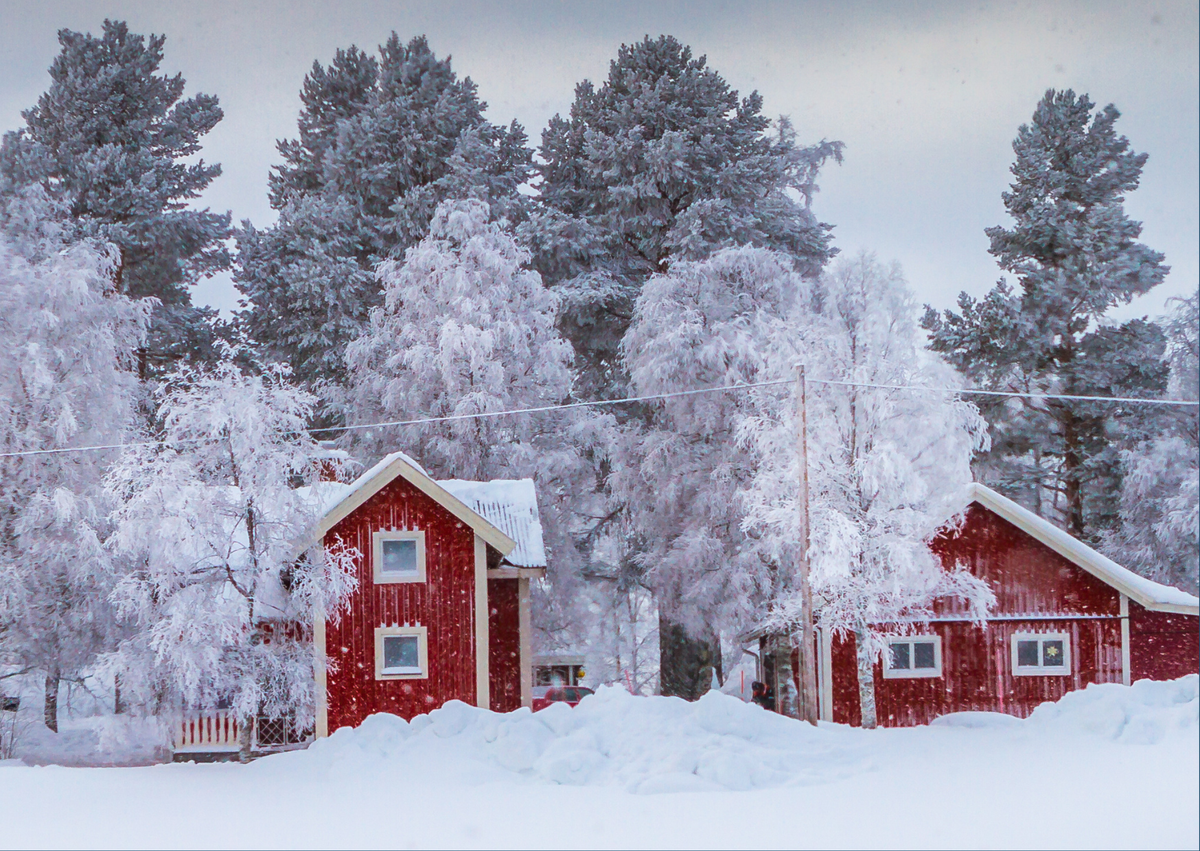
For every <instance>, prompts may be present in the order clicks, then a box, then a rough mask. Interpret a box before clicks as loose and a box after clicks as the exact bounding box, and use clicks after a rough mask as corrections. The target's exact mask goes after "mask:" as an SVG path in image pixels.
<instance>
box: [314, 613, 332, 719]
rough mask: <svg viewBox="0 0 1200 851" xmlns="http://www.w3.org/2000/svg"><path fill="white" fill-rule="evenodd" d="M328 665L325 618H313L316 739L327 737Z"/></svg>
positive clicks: (322, 616) (319, 616)
mask: <svg viewBox="0 0 1200 851" xmlns="http://www.w3.org/2000/svg"><path fill="white" fill-rule="evenodd" d="M327 668H328V663H327V661H326V657H325V616H324V615H321V614H318V615H317V616H316V617H314V618H313V675H314V677H315V679H316V688H315V691H316V699H317V700H316V703H317V706H316V715H317V717H316V722H315V723H314V727H315V730H314V734H315V735H316V737H317V738H318V739H323V738H325V737H326V736H328V735H329V686H328V670H327Z"/></svg>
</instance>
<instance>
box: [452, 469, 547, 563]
mask: <svg viewBox="0 0 1200 851" xmlns="http://www.w3.org/2000/svg"><path fill="white" fill-rule="evenodd" d="M438 484H440V485H441V486H442V487H444V488H445V489H446V490H448V491H449V492H450V493H452V494H454V495H455V496H456V497H458V498H459V499H460V500H462V502H463V503H465V504H466V505H468V506H470V507H471V508H472V509H473V510H475V511H476V512H477V513H479V514H480V515H481V516H483V517H485V518H487V520H488V521H489V522H491V524H492V525H493V526H495V527H496V528H498V529H499V530H500V531H501V532H503V533H504V534H505V535H508V537H510V538H512V539H513V541H515V542H516V546H515V547H513V550H512V552H510V553H509V554H508V555H507V556H506V557H505V561H507V562H508V563H509V564H511V565H513V566H514V567H545V566H546V547H545V544H544V543H543V541H542V521H541V519H540V518H539V517H538V507H537V493H536V491H535V490H534V487H533V479H497V480H495V481H491V482H468V481H464V480H462V479H450V480H449V481H443V482H438Z"/></svg>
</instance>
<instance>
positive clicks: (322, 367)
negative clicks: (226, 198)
mask: <svg viewBox="0 0 1200 851" xmlns="http://www.w3.org/2000/svg"><path fill="white" fill-rule="evenodd" d="M301 100H302V103H303V109H302V111H301V114H300V118H299V122H298V129H299V138H297V139H294V140H288V141H281V142H280V143H279V151H280V154H281V155H282V157H283V160H284V162H283V164H282V165H279V166H276V167H275V170H274V173H273V174H272V175H271V190H270V192H271V206H272V207H273V208H274V209H276V210H278V211H279V220H278V223H277V224H276V225H275V226H274V227H271V228H268V229H264V230H258V229H255V228H254V227H253V226H252V225H250V223H248V222H247V223H245V224H244V226H243V228H242V230H241V231H240V232H239V234H238V246H239V258H238V260H239V264H238V265H239V268H238V270H237V272H236V279H237V282H238V288H239V289H240V290H241V291H242V293H243V294H245V296H246V299H247V301H248V303H249V304H248V309H247V310H246V311H245V312H244V313H243V314H242V321H243V324H244V326H245V328H246V330H247V331H248V332H249V334H250V336H251V337H252V338H253V339H254V340H256V341H257V342H258V343H260V344H261V345H262V346H264V347H265V349H266V353H267V354H268V355H269V356H270V357H272V358H274V359H276V360H279V361H286V362H289V363H290V364H291V366H292V368H293V370H294V375H295V377H296V378H297V379H298V380H299V381H301V382H302V383H303V384H305V385H306V386H308V387H309V388H310V389H314V390H317V391H318V392H319V393H320V394H321V396H322V399H323V401H324V403H325V409H326V417H327V418H328V417H332V418H333V419H338V418H340V413H338V412H337V410H336V408H337V401H336V400H338V398H339V397H340V393H341V388H342V386H343V385H344V383H345V380H346V368H345V364H344V355H345V350H346V345H347V344H348V343H349V342H350V341H351V340H353V339H354V338H356V337H357V336H358V335H359V334H360V333H361V332H362V330H363V329H364V328H365V327H366V323H367V317H368V315H369V313H370V310H371V308H373V307H376V306H378V305H379V304H380V303H381V302H382V298H383V295H382V289H381V288H380V286H379V285H378V283H377V281H376V280H375V277H374V268H375V266H376V265H377V264H379V263H380V262H382V261H385V260H389V259H396V260H399V259H403V256H404V252H405V250H406V249H408V248H409V247H411V246H413V245H415V244H416V243H417V241H418V240H420V239H421V238H422V237H423V236H424V235H425V233H426V231H427V230H428V227H429V221H430V219H431V217H432V216H433V212H434V209H435V208H436V207H437V205H438V203H439V202H441V201H443V200H446V199H461V198H474V199H478V200H481V201H485V202H487V203H488V204H489V206H490V207H491V209H492V211H493V214H494V215H495V216H496V217H497V218H504V219H507V220H509V221H510V222H512V223H514V224H515V223H517V222H519V221H521V219H522V218H523V216H524V209H525V207H526V202H525V201H524V200H523V198H522V196H521V195H519V193H518V192H517V187H518V186H519V185H520V184H522V183H524V182H525V181H526V180H527V179H528V177H529V169H530V158H531V153H530V151H529V150H528V149H527V148H526V146H525V134H524V131H523V130H522V129H521V127H520V126H519V125H517V124H515V123H514V124H512V125H511V126H509V127H507V128H501V127H496V126H493V125H491V124H489V123H488V122H487V121H486V120H485V119H484V117H483V113H484V110H485V109H486V104H485V103H483V102H482V101H480V100H479V97H478V95H477V93H476V87H475V84H474V83H473V82H472V81H471V80H470V79H469V78H464V79H461V80H460V79H459V78H458V76H457V75H456V74H455V73H454V71H453V69H452V68H451V65H450V59H449V58H448V57H447V58H445V59H439V58H438V57H437V56H435V55H434V53H433V51H432V50H430V48H429V44H428V42H427V41H426V40H425V38H424V37H419V38H414V39H412V40H411V41H410V42H408V44H402V43H401V42H400V39H399V37H398V36H396V34H395V33H393V34H392V36H391V38H390V39H389V40H388V42H387V43H386V44H385V45H383V46H382V47H381V48H380V50H379V56H378V58H375V57H372V56H369V55H368V54H366V53H364V52H363V51H361V50H359V49H358V48H356V47H351V48H349V49H348V50H339V51H338V53H337V54H336V56H335V57H334V60H333V62H332V63H331V64H330V65H329V67H328V68H324V67H322V66H321V65H320V64H319V63H314V64H313V69H312V71H311V72H310V73H309V74H308V76H307V77H306V78H305V81H304V87H303V90H302V92H301Z"/></svg>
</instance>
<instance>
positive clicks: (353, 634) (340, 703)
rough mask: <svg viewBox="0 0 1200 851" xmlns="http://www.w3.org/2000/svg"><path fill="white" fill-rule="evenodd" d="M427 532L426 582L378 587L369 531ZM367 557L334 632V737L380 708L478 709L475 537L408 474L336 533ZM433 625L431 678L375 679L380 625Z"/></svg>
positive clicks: (411, 712) (411, 711)
mask: <svg viewBox="0 0 1200 851" xmlns="http://www.w3.org/2000/svg"><path fill="white" fill-rule="evenodd" d="M381 529H410V530H417V529H420V530H424V532H425V558H426V581H425V582H423V583H396V584H388V585H376V584H375V583H374V580H373V578H372V565H371V559H372V547H371V535H372V533H374V532H375V531H378V530H381ZM338 537H341V538H342V539H343V540H345V541H346V542H347V543H350V544H352V545H353V546H355V547H357V548H358V550H359V552H360V553H362V558H361V560H360V561H359V565H358V583H359V585H358V590H356V591H355V592H354V594H353V595H352V596H351V598H350V605H349V610H348V611H343V613H342V615H341V619H340V620H339V621H338V622H337V623H332V622H331V623H328V624H327V626H326V641H325V646H326V659H327V661H328V664H329V672H328V675H327V683H328V685H327V700H328V707H329V731H330V732H333V731H334V730H336V729H338V728H339V727H345V726H357V725H358V724H360V723H361V722H362V721H363V719H364V718H366V717H367V716H368V715H370V714H372V713H374V712H391V713H393V714H396V715H400V716H402V717H404V718H413V717H414V716H416V715H420V714H422V713H425V712H429V711H430V710H431V709H436V708H437V707H439V706H441V705H442V704H443V703H445V702H446V701H448V700H462V701H465V702H467V703H471V704H474V703H475V625H474V594H475V532H474V530H472V529H471V528H470V527H469V526H467V525H466V524H465V523H463V522H461V521H460V520H458V518H456V517H454V515H452V514H450V513H449V512H448V511H446V509H445V508H443V507H442V506H440V505H438V503H436V502H434V501H433V500H432V499H430V498H429V497H428V496H426V495H425V494H424V493H422V492H421V491H419V490H418V489H417V488H416V487H414V486H413V485H412V484H410V483H409V482H408V481H406V480H405V479H403V478H397V479H395V480H394V481H392V482H390V483H389V484H388V485H387V486H385V487H384V488H383V489H382V490H380V491H379V493H377V494H375V495H374V496H372V497H371V498H370V499H369V500H367V502H366V503H364V504H363V505H361V506H359V508H358V509H356V510H355V511H354V512H352V513H351V514H350V515H349V516H348V517H346V518H345V519H343V520H342V522H340V523H339V524H337V526H335V527H334V528H333V529H331V530H330V531H329V533H328V535H326V542H327V543H328V542H332V541H333V540H335V539H336V538H338ZM406 624H407V625H421V626H424V627H426V628H427V629H428V647H429V678H428V679H425V680H376V679H375V627H378V626H404V625H406Z"/></svg>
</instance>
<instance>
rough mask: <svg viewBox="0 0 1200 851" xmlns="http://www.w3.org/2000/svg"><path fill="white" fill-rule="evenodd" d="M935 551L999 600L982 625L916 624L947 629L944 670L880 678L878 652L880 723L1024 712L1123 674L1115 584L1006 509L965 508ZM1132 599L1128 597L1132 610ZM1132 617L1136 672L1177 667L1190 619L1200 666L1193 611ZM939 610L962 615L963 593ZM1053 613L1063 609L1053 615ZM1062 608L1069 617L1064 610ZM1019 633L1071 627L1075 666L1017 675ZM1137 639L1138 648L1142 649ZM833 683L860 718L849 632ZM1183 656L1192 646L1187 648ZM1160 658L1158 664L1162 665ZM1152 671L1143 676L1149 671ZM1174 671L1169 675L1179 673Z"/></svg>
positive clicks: (837, 650)
mask: <svg viewBox="0 0 1200 851" xmlns="http://www.w3.org/2000/svg"><path fill="white" fill-rule="evenodd" d="M932 548H933V550H934V552H935V553H936V554H937V555H938V557H939V558H940V559H941V561H942V563H943V564H944V565H945V567H946V568H947V569H953V568H954V567H955V566H956V565H959V564H961V565H964V566H965V567H966V568H967V569H968V570H970V571H971V573H973V574H974V575H975V576H978V577H980V578H982V579H984V580H985V581H986V582H987V583H988V585H989V586H990V587H991V588H992V591H993V592H994V593H995V595H996V605H995V607H994V608H993V610H992V614H991V617H992V618H993V619H992V620H990V621H989V622H988V623H987V625H986V627H983V628H979V627H976V626H975V625H974V624H972V623H970V622H967V621H961V620H953V621H936V620H935V621H934V622H932V623H930V624H929V625H928V626H927V627H918V628H917V630H916V632H917V633H918V634H926V635H935V634H936V635H940V636H941V638H942V676H941V677H929V678H912V679H891V680H888V679H884V678H883V666H882V660H880V661H877V662H876V663H875V676H874V679H875V703H876V714H877V719H878V722H879V723H880V724H881V725H883V726H909V725H913V724H927V723H929V722H930V721H932V720H933V719H934V718H936V717H938V716H939V715H944V714H946V713H949V712H962V711H969V710H983V711H989V712H1005V713H1008V714H1009V715H1016V716H1018V717H1021V718H1024V717H1026V716H1028V715H1029V713H1030V712H1032V711H1033V710H1034V708H1035V707H1036V706H1037V705H1038V704H1040V703H1043V702H1045V701H1049V700H1058V699H1059V698H1061V697H1062V696H1063V695H1064V694H1066V692H1068V691H1071V690H1073V689H1078V688H1083V687H1084V686H1087V685H1088V684H1090V683H1105V682H1117V683H1119V682H1121V674H1122V671H1121V621H1120V611H1121V601H1120V594H1119V592H1117V591H1116V590H1115V589H1114V588H1112V587H1111V586H1109V585H1107V584H1106V583H1104V582H1102V581H1100V580H1099V579H1097V578H1095V577H1094V576H1092V575H1091V574H1089V573H1087V572H1086V571H1085V570H1083V569H1081V568H1080V567H1078V566H1077V565H1075V564H1073V563H1072V562H1070V561H1068V560H1067V559H1065V558H1063V557H1062V556H1060V555H1059V554H1058V553H1056V552H1054V551H1053V550H1051V549H1050V548H1049V547H1047V546H1045V545H1044V544H1042V543H1041V542H1039V541H1037V540H1036V539H1034V538H1033V537H1031V536H1030V535H1028V534H1027V533H1025V532H1023V531H1022V530H1021V529H1019V528H1017V527H1016V526H1014V525H1013V524H1011V523H1009V522H1008V521H1007V520H1005V519H1004V518H1002V517H1000V516H998V515H996V514H994V513H993V512H991V511H989V510H988V509H986V508H984V507H983V506H981V505H978V504H974V505H972V506H971V507H970V508H969V509H968V510H967V512H966V516H965V519H964V521H963V524H962V525H961V526H960V527H958V528H957V529H950V530H947V531H946V532H944V533H943V534H942V535H940V536H939V537H938V538H937V539H935V540H934V542H933V544H932ZM1135 606H1136V604H1132V603H1131V604H1130V609H1131V612H1132V611H1133V609H1134V607H1135ZM1137 608H1138V609H1140V610H1141V612H1142V613H1143V614H1142V616H1140V621H1139V620H1138V619H1137V618H1135V617H1131V625H1132V624H1134V623H1140V624H1143V625H1144V626H1143V629H1144V632H1143V634H1137V631H1136V630H1134V633H1135V634H1134V635H1133V637H1132V642H1131V647H1132V650H1133V656H1134V660H1135V661H1134V664H1133V665H1132V666H1131V667H1132V669H1133V670H1134V672H1135V678H1136V677H1137V671H1138V664H1139V661H1138V660H1139V659H1144V661H1143V662H1142V663H1141V664H1142V667H1143V670H1145V671H1147V672H1150V671H1155V672H1158V673H1156V674H1154V675H1155V676H1158V675H1160V674H1162V673H1163V672H1166V671H1167V670H1175V667H1172V666H1174V665H1176V664H1177V663H1176V662H1174V661H1172V662H1169V663H1168V662H1166V661H1164V660H1165V659H1166V658H1168V657H1170V658H1171V659H1174V658H1175V657H1176V656H1177V655H1178V654H1179V651H1178V649H1174V650H1170V649H1167V647H1166V645H1168V644H1172V646H1174V647H1176V648H1177V647H1178V646H1179V644H1180V642H1179V636H1180V635H1181V632H1180V631H1181V630H1182V629H1184V628H1185V627H1186V626H1188V625H1190V630H1191V632H1190V636H1191V639H1190V640H1191V642H1192V644H1191V648H1192V649H1191V651H1190V652H1191V657H1190V658H1191V659H1192V661H1191V665H1192V668H1191V670H1193V671H1194V670H1195V666H1196V662H1195V659H1196V652H1197V651H1196V643H1197V633H1196V619H1195V618H1188V617H1178V616H1177V620H1178V623H1176V622H1175V621H1170V622H1168V621H1165V620H1162V619H1161V618H1159V619H1154V618H1150V617H1146V616H1150V615H1158V614H1159V613H1155V612H1146V611H1145V610H1144V609H1141V607H1137ZM935 612H936V614H937V616H938V617H947V618H953V617H961V616H963V615H964V614H965V608H964V606H963V604H962V603H961V601H958V600H954V599H946V600H940V601H938V604H937V605H936V606H935ZM1056 616H1057V617H1056ZM1064 616H1065V617H1064ZM1152 630H1157V631H1158V632H1156V633H1155V634H1156V635H1160V636H1161V643H1162V644H1163V645H1164V647H1163V649H1162V650H1161V651H1159V652H1157V653H1156V652H1155V651H1153V650H1152V649H1151V648H1150V645H1149V644H1146V643H1143V642H1145V640H1146V637H1147V636H1148V634H1149V633H1150V632H1151V631H1152ZM1017 632H1035V633H1036V632H1063V633H1066V634H1067V635H1068V636H1070V641H1071V659H1072V669H1073V670H1072V672H1071V674H1070V675H1068V676H1061V677H1055V676H1048V677H1041V676H1033V677H1026V676H1021V677H1016V676H1013V674H1012V636H1013V634H1014V633H1017ZM1139 648H1141V649H1140V650H1139ZM831 650H832V659H831V661H832V666H831V667H832V671H831V679H832V692H833V714H834V719H833V720H835V721H838V722H840V723H844V724H855V725H857V724H859V723H860V721H861V714H860V707H859V696H858V675H857V662H856V659H855V643H854V638H853V637H852V636H848V637H845V638H835V639H834V641H833V645H832V648H831ZM1184 655H1186V654H1184ZM1156 666H1157V667H1156ZM1150 675H1151V673H1146V674H1144V676H1150ZM1179 675H1180V674H1177V673H1171V674H1169V676H1179Z"/></svg>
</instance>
